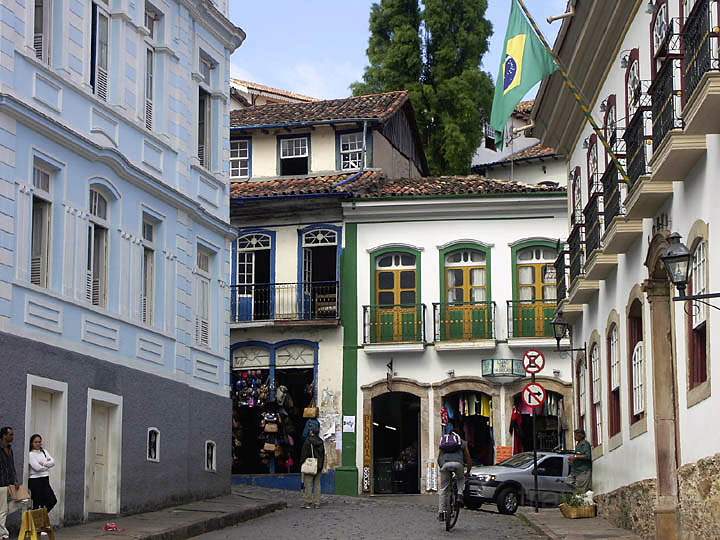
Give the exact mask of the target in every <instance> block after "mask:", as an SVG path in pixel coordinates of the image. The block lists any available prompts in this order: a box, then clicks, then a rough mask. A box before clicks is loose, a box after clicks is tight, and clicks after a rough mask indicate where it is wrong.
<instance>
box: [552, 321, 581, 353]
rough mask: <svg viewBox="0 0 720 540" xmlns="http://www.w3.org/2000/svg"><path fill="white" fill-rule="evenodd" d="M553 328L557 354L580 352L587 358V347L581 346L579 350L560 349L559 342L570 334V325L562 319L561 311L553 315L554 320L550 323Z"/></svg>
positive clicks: (570, 348)
mask: <svg viewBox="0 0 720 540" xmlns="http://www.w3.org/2000/svg"><path fill="white" fill-rule="evenodd" d="M550 324H551V325H552V328H553V335H554V336H555V341H557V351H558V352H578V351H582V353H583V354H584V355H585V356H587V345H583V346H582V347H580V348H575V349H573V348H572V347H567V348H564V349H561V348H560V341H562V340H563V339H565V338H566V337H567V336H568V334H569V333H570V323H569V322H567V321H566V320H565V318H564V317H563V314H562V311H558V312H557V313H556V314H555V318H554V319H553V320H552V321H551V322H550Z"/></svg>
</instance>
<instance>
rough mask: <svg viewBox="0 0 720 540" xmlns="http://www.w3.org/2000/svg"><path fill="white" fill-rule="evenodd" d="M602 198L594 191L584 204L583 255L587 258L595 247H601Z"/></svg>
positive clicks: (602, 224) (602, 225) (600, 194)
mask: <svg viewBox="0 0 720 540" xmlns="http://www.w3.org/2000/svg"><path fill="white" fill-rule="evenodd" d="M602 198H603V196H602V193H600V192H598V191H596V192H595V193H593V194H592V195H590V200H589V201H588V203H587V205H585V210H583V216H584V217H585V256H586V257H587V258H588V259H589V258H590V256H591V255H592V253H593V252H594V251H595V250H596V249H600V248H602V243H601V240H602V235H603V233H604V228H603V227H604V222H603V212H602Z"/></svg>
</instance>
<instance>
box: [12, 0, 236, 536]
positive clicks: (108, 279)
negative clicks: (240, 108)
mask: <svg viewBox="0 0 720 540" xmlns="http://www.w3.org/2000/svg"><path fill="white" fill-rule="evenodd" d="M1 13H2V15H0V19H1V20H2V24H0V40H1V41H2V44H3V45H2V52H0V64H1V65H2V69H0V351H2V352H1V353H0V367H1V369H0V371H1V372H2V374H3V378H4V384H3V390H2V398H1V399H0V415H1V416H2V418H1V420H0V423H2V425H9V426H12V427H14V429H15V434H16V438H15V441H16V443H15V444H16V446H15V457H16V460H17V462H16V469H17V472H18V477H19V479H20V481H23V479H24V478H27V475H28V472H27V469H28V466H27V455H28V448H27V447H26V446H25V444H26V441H28V439H29V437H30V435H31V434H32V433H39V434H40V435H41V436H42V437H43V439H44V445H45V447H46V448H47V449H48V451H49V452H50V453H51V454H52V455H53V456H54V457H55V459H56V463H57V466H56V467H55V468H53V469H52V472H51V480H50V481H51V484H52V486H53V488H54V489H55V492H56V494H57V496H58V499H59V503H58V507H57V509H56V510H55V511H53V513H52V516H53V519H57V520H59V521H62V522H65V523H72V522H77V521H82V520H84V519H86V518H87V516H88V515H89V514H91V513H99V514H120V513H131V512H138V511H142V510H147V509H152V508H157V507H159V506H162V505H168V504H171V503H176V502H177V501H182V500H190V499H195V498H202V497H207V496H213V495H219V494H222V493H225V492H227V491H228V486H229V472H230V459H229V452H228V451H227V450H226V449H227V447H228V446H229V440H230V437H229V433H228V430H227V427H226V426H227V422H226V420H224V419H223V417H224V416H225V414H224V413H225V412H226V411H228V410H229V408H230V401H229V399H228V379H229V368H228V359H227V347H228V338H229V330H228V326H227V323H226V320H227V314H228V313H229V309H230V302H229V295H228V288H227V286H226V283H227V280H228V278H227V277H226V276H228V275H229V262H230V245H231V240H232V239H233V238H234V231H233V230H232V229H231V227H230V224H229V202H228V197H227V195H228V191H229V182H228V178H227V157H228V152H229V144H228V133H227V116H228V111H227V104H228V100H229V83H228V80H229V56H230V54H231V53H232V51H233V50H235V49H236V48H237V47H238V46H239V45H240V44H241V43H242V41H243V39H244V37H245V34H244V32H243V31H242V30H241V29H240V28H237V27H236V26H235V25H233V24H232V23H231V22H230V21H229V20H228V18H227V3H226V2H224V1H223V2H216V3H212V2H210V1H209V0H196V1H190V0H158V1H154V0H153V1H147V2H145V1H143V2H125V1H122V0H94V1H91V0H34V1H32V2H3V3H2V8H1Z"/></svg>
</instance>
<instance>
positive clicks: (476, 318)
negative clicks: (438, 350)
mask: <svg viewBox="0 0 720 540" xmlns="http://www.w3.org/2000/svg"><path fill="white" fill-rule="evenodd" d="M433 334H434V337H435V341H479V340H483V339H494V338H495V302H450V303H443V304H441V303H434V304H433Z"/></svg>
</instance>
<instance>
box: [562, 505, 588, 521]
mask: <svg viewBox="0 0 720 540" xmlns="http://www.w3.org/2000/svg"><path fill="white" fill-rule="evenodd" d="M560 512H562V515H563V516H565V517H566V518H568V519H582V518H594V517H595V512H596V507H595V505H594V504H593V505H590V506H568V505H567V504H561V505H560Z"/></svg>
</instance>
